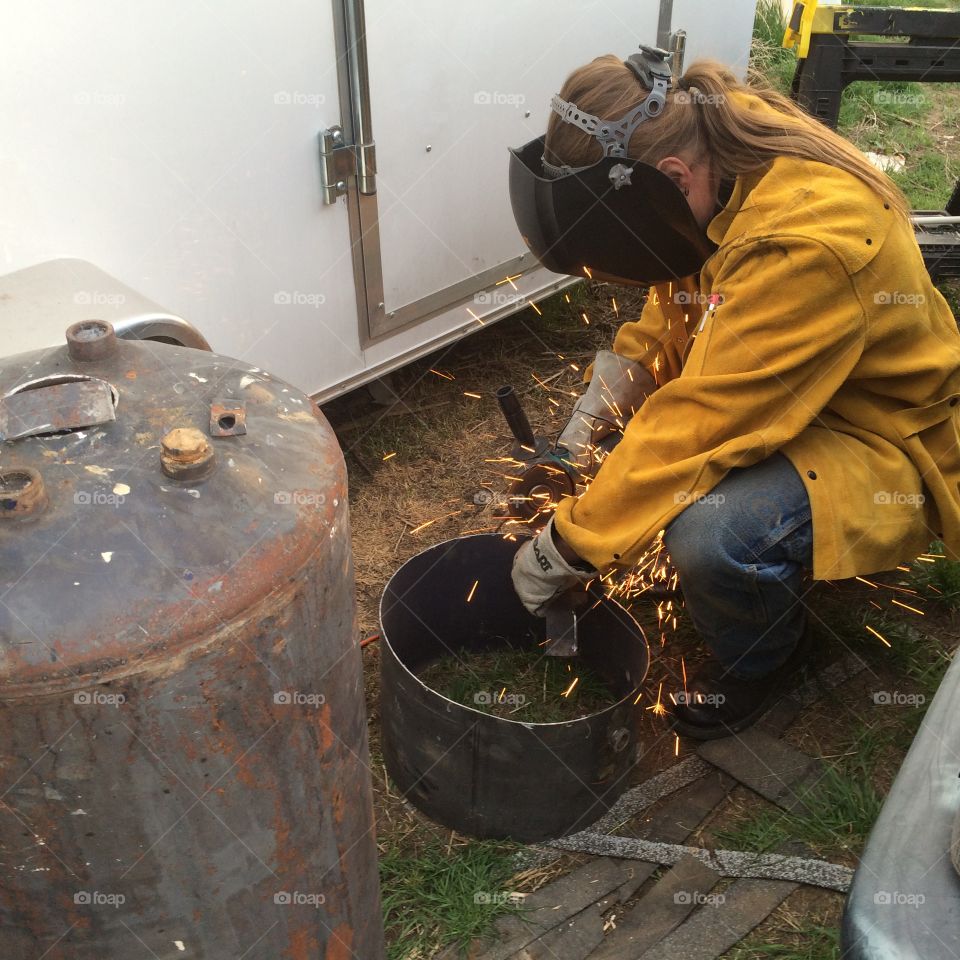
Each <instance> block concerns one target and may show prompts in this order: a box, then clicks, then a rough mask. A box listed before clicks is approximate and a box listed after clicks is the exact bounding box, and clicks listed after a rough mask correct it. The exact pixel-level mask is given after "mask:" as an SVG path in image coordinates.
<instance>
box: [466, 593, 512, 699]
mask: <svg viewBox="0 0 960 960" xmlns="http://www.w3.org/2000/svg"><path fill="white" fill-rule="evenodd" d="M479 583H480V581H479V580H474V581H473V586H472V587H471V588H470V592H469V593H468V594H467V603H469V602H470V601H471V600H472V599H473V595H474V594H475V593H476V592H477V584H479ZM504 690H506V687H504Z"/></svg>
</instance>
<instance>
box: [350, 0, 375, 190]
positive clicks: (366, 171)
mask: <svg viewBox="0 0 960 960" xmlns="http://www.w3.org/2000/svg"><path fill="white" fill-rule="evenodd" d="M344 14H345V20H346V34H347V61H348V63H349V66H350V71H349V74H350V107H351V111H352V113H353V142H354V144H355V145H356V146H355V148H354V149H355V150H356V155H357V190H358V191H359V192H360V193H362V194H366V195H369V194H373V193H376V192H377V184H376V173H377V163H376V153H375V148H374V143H373V132H372V130H371V118H370V71H369V66H368V62H367V27H366V19H365V16H364V9H363V0H346V3H345V4H344Z"/></svg>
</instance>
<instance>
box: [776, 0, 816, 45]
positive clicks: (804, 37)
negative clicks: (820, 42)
mask: <svg viewBox="0 0 960 960" xmlns="http://www.w3.org/2000/svg"><path fill="white" fill-rule="evenodd" d="M816 12H817V0H797V2H796V3H795V4H794V5H793V13H792V14H791V16H790V23H789V25H788V26H787V32H786V33H785V34H784V35H783V45H784V47H786V48H787V49H788V50H792V49H793V48H794V47H796V46H797V45H798V44H799V49H798V50H797V56H798V57H800V59H801V60H802V59H804V58H805V57H806V56H807V54H808V53H810V34H811V32H812V28H813V18H814V16H815V15H816Z"/></svg>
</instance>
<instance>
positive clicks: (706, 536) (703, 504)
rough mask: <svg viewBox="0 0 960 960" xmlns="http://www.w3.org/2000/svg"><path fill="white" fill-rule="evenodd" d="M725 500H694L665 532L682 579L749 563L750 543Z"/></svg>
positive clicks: (713, 573) (673, 560) (664, 540)
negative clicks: (740, 534)
mask: <svg viewBox="0 0 960 960" xmlns="http://www.w3.org/2000/svg"><path fill="white" fill-rule="evenodd" d="M734 527H735V524H732V523H731V517H730V514H729V511H728V510H727V509H726V508H725V504H724V502H722V501H718V500H716V499H714V500H712V501H711V500H707V499H706V498H704V499H702V500H698V501H697V502H695V503H692V504H691V505H690V506H689V507H687V509H686V510H684V511H683V513H681V514H679V515H678V516H677V517H676V518H674V520H673V521H672V522H671V523H670V524H669V526H668V527H667V529H666V530H665V531H664V536H663V542H664V545H665V546H666V548H667V553H668V554H669V555H670V559H671V560H672V562H673V565H674V567H675V568H676V570H677V573H678V574H679V575H680V578H681V579H684V578H686V579H687V580H688V581H689V579H690V578H692V577H707V576H715V575H716V574H717V573H719V572H720V571H722V570H724V569H730V568H735V567H740V566H742V565H743V564H744V563H749V562H750V558H749V557H748V556H747V553H748V550H747V545H746V544H744V543H743V542H742V541H741V540H740V538H739V537H738V536H737V533H736V530H735V529H734Z"/></svg>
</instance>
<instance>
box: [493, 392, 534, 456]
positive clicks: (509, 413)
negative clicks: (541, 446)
mask: <svg viewBox="0 0 960 960" xmlns="http://www.w3.org/2000/svg"><path fill="white" fill-rule="evenodd" d="M497 403H499V404H500V410H501V412H502V413H503V417H504V419H505V420H506V421H507V426H508V427H509V428H510V432H511V433H512V434H513V438H514V439H515V440H516V441H517V444H518V445H519V446H521V447H528V448H529V452H530V453H531V454H532V453H533V452H534V450H535V449H536V446H537V438H536V437H535V436H534V435H533V427H531V426H530V421H529V420H528V419H527V415H526V414H525V413H524V412H523V407H521V406H520V400H519V398H518V397H517V393H516V391H515V390H514V389H513V387H512V386H509V385H507V386H505V387H500V388H499V389H498V390H497Z"/></svg>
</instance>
